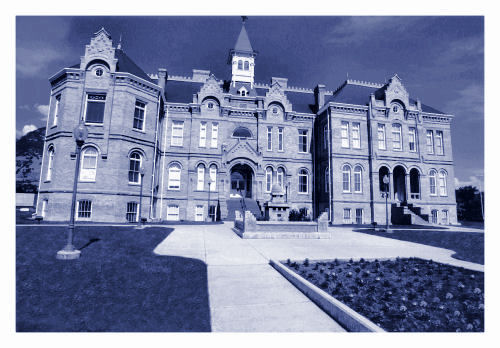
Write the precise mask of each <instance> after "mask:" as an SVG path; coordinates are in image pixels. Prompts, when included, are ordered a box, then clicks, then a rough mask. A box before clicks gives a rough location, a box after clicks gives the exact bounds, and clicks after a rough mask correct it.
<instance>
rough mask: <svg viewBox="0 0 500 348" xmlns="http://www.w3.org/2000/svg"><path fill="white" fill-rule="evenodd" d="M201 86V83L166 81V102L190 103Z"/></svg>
mask: <svg viewBox="0 0 500 348" xmlns="http://www.w3.org/2000/svg"><path fill="white" fill-rule="evenodd" d="M202 86H203V83H202V82H191V81H175V80H168V81H167V83H166V84H165V94H166V97H167V102H172V103H186V104H189V103H192V102H193V94H196V93H198V92H199V91H200V89H201V87H202Z"/></svg>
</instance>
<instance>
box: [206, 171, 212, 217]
mask: <svg viewBox="0 0 500 348" xmlns="http://www.w3.org/2000/svg"><path fill="white" fill-rule="evenodd" d="M211 185H212V181H211V180H209V181H208V208H207V221H210V191H211V190H210V186H211Z"/></svg>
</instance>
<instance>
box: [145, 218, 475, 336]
mask: <svg viewBox="0 0 500 348" xmlns="http://www.w3.org/2000/svg"><path fill="white" fill-rule="evenodd" d="M232 226H233V223H232V222H231V223H224V224H223V225H208V226H207V225H204V226H196V225H175V226H170V227H173V228H174V231H173V232H172V233H171V234H170V235H169V236H168V237H167V238H166V239H165V240H164V241H163V242H162V243H160V244H159V245H158V246H157V247H156V248H155V250H154V252H155V253H157V254H161V255H171V256H182V257H189V258H196V259H199V260H202V261H204V262H205V263H206V264H207V272H208V290H209V301H210V311H211V321H212V331H230V332H265V331H268V332H283V331H293V332H300V331H309V332H319V331H343V329H342V328H341V327H340V326H339V325H338V324H337V323H336V322H335V321H334V320H333V319H331V318H330V317H329V316H328V315H326V314H325V313H324V312H323V311H322V310H321V309H319V308H318V307H317V306H316V305H315V304H314V303H312V302H311V301H309V299H308V298H307V297H306V296H304V295H303V294H302V293H301V292H300V291H299V290H297V289H296V288H295V287H294V286H293V285H291V284H290V283H289V282H288V281H286V280H285V279H284V278H283V277H282V276H281V275H280V274H279V273H278V272H276V271H275V270H274V269H273V268H272V267H271V266H269V265H268V262H269V260H270V259H274V260H286V259H288V258H289V259H292V260H303V259H305V258H309V259H310V260H321V259H334V258H338V259H349V258H361V257H363V258H366V259H369V258H379V259H381V258H394V257H397V256H399V257H420V258H424V259H432V260H434V261H438V262H442V263H448V264H451V265H454V266H459V267H464V268H469V269H472V270H477V271H484V266H483V265H479V264H475V263H471V262H466V261H460V260H456V259H454V258H452V257H451V255H453V254H454V252H453V251H451V250H447V249H442V248H436V247H432V246H426V245H422V244H417V243H411V242H405V241H399V240H396V239H390V238H383V237H378V236H372V235H368V234H364V233H359V232H353V231H352V229H351V228H348V227H347V228H344V227H334V228H330V232H331V233H332V238H331V239H241V238H240V237H238V236H237V235H236V234H235V233H234V232H233V231H232V230H231V228H232Z"/></svg>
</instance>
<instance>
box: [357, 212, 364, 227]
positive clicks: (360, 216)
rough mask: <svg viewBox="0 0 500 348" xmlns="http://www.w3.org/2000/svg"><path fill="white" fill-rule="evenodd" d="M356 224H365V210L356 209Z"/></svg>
mask: <svg viewBox="0 0 500 348" xmlns="http://www.w3.org/2000/svg"><path fill="white" fill-rule="evenodd" d="M356 224H358V225H361V224H363V209H362V208H356Z"/></svg>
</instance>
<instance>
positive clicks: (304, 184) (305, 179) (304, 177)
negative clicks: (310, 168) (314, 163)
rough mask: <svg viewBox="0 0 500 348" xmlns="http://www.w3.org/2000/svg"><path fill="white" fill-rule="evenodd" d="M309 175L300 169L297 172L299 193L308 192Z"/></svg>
mask: <svg viewBox="0 0 500 348" xmlns="http://www.w3.org/2000/svg"><path fill="white" fill-rule="evenodd" d="M308 183H309V174H308V173H307V170H305V169H301V170H300V171H299V193H307V192H309V191H308V190H309V187H308Z"/></svg>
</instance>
